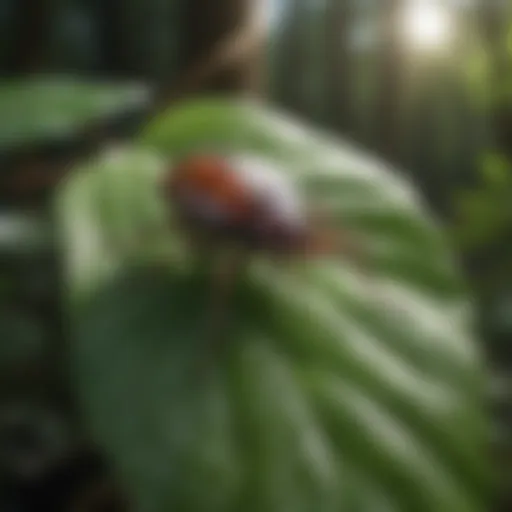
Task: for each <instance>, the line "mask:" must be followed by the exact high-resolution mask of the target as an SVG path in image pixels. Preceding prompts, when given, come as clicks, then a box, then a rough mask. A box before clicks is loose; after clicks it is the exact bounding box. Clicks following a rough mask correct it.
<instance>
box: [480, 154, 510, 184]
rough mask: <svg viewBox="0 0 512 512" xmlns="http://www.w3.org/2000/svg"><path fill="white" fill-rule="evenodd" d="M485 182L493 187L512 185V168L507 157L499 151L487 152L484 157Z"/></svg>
mask: <svg viewBox="0 0 512 512" xmlns="http://www.w3.org/2000/svg"><path fill="white" fill-rule="evenodd" d="M482 160H483V161H482V165H481V169H482V173H483V176H484V180H485V183H486V184H487V185H489V186H491V187H493V188H501V187H503V186H506V185H508V186H512V169H511V166H510V163H509V162H508V161H507V159H506V158H505V157H504V156H502V155H499V154H497V153H487V154H485V155H484V156H483V159H482Z"/></svg>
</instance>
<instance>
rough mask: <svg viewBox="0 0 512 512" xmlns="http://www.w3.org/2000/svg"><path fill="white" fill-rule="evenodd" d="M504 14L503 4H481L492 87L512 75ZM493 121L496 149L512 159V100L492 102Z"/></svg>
mask: <svg viewBox="0 0 512 512" xmlns="http://www.w3.org/2000/svg"><path fill="white" fill-rule="evenodd" d="M505 14H506V13H505V8H504V6H503V5H500V4H498V3H492V2H489V4H487V2H486V3H485V4H483V5H482V6H481V8H480V19H481V26H482V33H483V37H484V42H485V44H486V49H487V52H488V55H489V59H490V60H491V69H492V76H491V77H490V87H491V88H496V87H502V86H503V84H505V83H507V79H508V77H510V76H512V65H511V59H510V55H509V53H508V51H507V42H506V31H507V28H508V26H509V20H508V18H507V17H506V16H505ZM491 122H492V129H493V132H494V137H495V143H496V149H497V150H498V151H499V152H500V153H502V154H503V155H505V156H507V157H508V158H509V159H510V160H512V102H510V101H498V102H497V104H495V105H493V111H492V121H491Z"/></svg>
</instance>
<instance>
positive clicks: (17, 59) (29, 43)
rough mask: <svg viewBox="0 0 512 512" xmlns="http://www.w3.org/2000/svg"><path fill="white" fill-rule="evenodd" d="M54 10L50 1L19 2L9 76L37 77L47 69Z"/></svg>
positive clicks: (13, 30) (10, 53) (10, 50)
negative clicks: (36, 75)
mask: <svg viewBox="0 0 512 512" xmlns="http://www.w3.org/2000/svg"><path fill="white" fill-rule="evenodd" d="M51 7H52V6H51V2H47V1H46V0H18V3H17V5H16V7H15V12H14V20H13V27H12V29H11V33H12V34H13V36H12V40H11V45H10V46H11V48H10V49H9V52H8V56H7V62H6V69H5V71H6V72H7V73H8V74H13V75H21V74H26V73H33V72H36V71H39V70H40V69H42V68H43V64H44V59H45V49H46V46H45V43H46V41H47V39H48V36H49V29H50V21H51V14H52V8H51Z"/></svg>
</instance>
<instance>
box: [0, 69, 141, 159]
mask: <svg viewBox="0 0 512 512" xmlns="http://www.w3.org/2000/svg"><path fill="white" fill-rule="evenodd" d="M148 98H149V96H148V90H147V89H146V88H145V87H142V86H140V85H118V84H114V83H96V82H87V81H79V80H75V79H72V78H62V79H52V78H47V79H44V78H42V79H27V80H24V81H21V82H20V81H11V80H4V81H3V82H0V119H1V120H2V122H1V123H0V150H1V149H4V148H11V147H12V146H18V145H22V144H28V143H34V142H41V141H42V140H44V141H50V140H53V139H61V138H63V137H64V138H65V137H69V136H72V135H73V134H74V132H75V131H76V130H77V129H79V128H80V127H81V126H82V125H84V124H85V123H87V122H89V121H93V120H97V119H101V118H104V117H105V116H107V117H108V116H110V115H112V114H116V113H120V112H123V111H124V110H125V109H127V108H133V107H140V106H143V105H144V104H145V103H146V102H147V101H148Z"/></svg>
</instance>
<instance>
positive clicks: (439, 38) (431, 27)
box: [403, 0, 454, 50]
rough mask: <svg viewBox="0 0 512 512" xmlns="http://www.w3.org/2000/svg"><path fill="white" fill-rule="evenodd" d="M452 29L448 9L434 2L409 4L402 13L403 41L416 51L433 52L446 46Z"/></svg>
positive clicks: (423, 0) (431, 0)
mask: <svg viewBox="0 0 512 512" xmlns="http://www.w3.org/2000/svg"><path fill="white" fill-rule="evenodd" d="M453 28H454V27H453V26H452V18H451V16H450V13H449V11H448V9H447V8H446V7H445V6H443V5H441V3H439V2H436V1H435V0H422V1H413V2H409V5H408V7H406V9H405V11H404V17H403V30H404V36H405V41H406V42H407V43H409V44H412V45H414V46H415V47H417V48H418V49H423V50H433V49H436V48H441V47H444V46H446V45H447V44H448V42H449V39H450V37H451V36H452V32H453Z"/></svg>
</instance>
